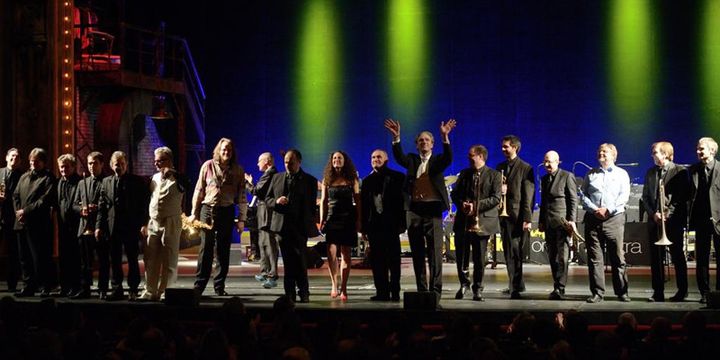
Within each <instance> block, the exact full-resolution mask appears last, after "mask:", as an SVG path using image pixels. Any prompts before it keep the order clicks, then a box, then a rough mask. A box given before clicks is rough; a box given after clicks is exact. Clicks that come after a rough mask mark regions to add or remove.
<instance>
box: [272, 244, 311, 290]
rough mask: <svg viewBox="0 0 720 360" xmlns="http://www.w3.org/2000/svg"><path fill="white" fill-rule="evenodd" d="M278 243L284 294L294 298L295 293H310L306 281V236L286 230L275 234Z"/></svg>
mask: <svg viewBox="0 0 720 360" xmlns="http://www.w3.org/2000/svg"><path fill="white" fill-rule="evenodd" d="M277 240H278V243H279V244H280V252H281V254H282V259H283V265H284V268H285V273H284V278H283V288H284V289H285V295H287V296H288V297H289V298H290V299H293V300H294V299H295V295H300V296H301V297H305V296H309V295H310V285H309V283H308V274H307V259H306V258H305V252H306V251H307V241H308V239H307V237H306V236H304V235H302V234H300V233H299V232H298V231H295V230H287V231H283V232H281V233H279V234H277Z"/></svg>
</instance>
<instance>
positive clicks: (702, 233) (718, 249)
mask: <svg viewBox="0 0 720 360" xmlns="http://www.w3.org/2000/svg"><path fill="white" fill-rule="evenodd" d="M711 166H712V167H713V168H712V170H711V171H710V175H709V177H706V176H705V165H704V164H703V163H696V164H694V165H692V166H690V178H691V179H692V182H691V184H690V229H691V230H692V229H694V230H695V253H696V259H697V270H696V276H697V283H698V289H699V290H700V293H701V294H702V295H706V294H707V293H708V292H709V291H710V242H711V241H712V243H713V245H714V247H715V258H716V259H717V258H718V257H719V256H720V167H719V166H718V162H717V160H713V161H712V162H711ZM715 276H716V279H715V281H716V282H715V290H720V272H718V271H716V272H715Z"/></svg>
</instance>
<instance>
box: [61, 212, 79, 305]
mask: <svg viewBox="0 0 720 360" xmlns="http://www.w3.org/2000/svg"><path fill="white" fill-rule="evenodd" d="M58 262H59V265H60V289H61V290H62V291H63V292H66V293H67V292H72V291H77V290H80V244H79V243H78V238H77V223H75V226H66V225H64V224H58Z"/></svg>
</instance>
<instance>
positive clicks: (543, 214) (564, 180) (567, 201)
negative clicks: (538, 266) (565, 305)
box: [538, 150, 578, 300]
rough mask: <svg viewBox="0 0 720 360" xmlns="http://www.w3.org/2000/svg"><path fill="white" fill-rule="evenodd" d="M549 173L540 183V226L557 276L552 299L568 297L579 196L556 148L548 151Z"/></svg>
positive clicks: (547, 166) (549, 258)
mask: <svg viewBox="0 0 720 360" xmlns="http://www.w3.org/2000/svg"><path fill="white" fill-rule="evenodd" d="M543 166H545V171H547V174H545V175H544V176H543V177H542V180H541V185H540V189H541V192H540V219H539V223H538V227H539V230H540V231H544V232H545V243H546V244H547V252H548V260H549V261H550V270H551V271H552V276H553V291H552V292H551V293H550V296H549V298H550V300H562V299H564V298H565V284H566V283H567V276H568V263H569V258H570V241H571V237H570V235H571V234H572V232H573V231H576V230H575V214H576V212H577V205H578V197H577V190H578V189H577V185H576V183H575V176H574V175H573V174H571V173H570V172H568V171H565V170H563V169H560V167H559V166H560V155H558V153H557V152H555V151H552V150H550V151H548V152H547V153H545V159H544V160H543Z"/></svg>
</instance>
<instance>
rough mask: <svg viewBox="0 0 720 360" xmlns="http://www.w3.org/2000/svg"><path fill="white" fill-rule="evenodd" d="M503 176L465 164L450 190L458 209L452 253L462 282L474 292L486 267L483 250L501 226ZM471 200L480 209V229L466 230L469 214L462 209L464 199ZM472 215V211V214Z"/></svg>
mask: <svg viewBox="0 0 720 360" xmlns="http://www.w3.org/2000/svg"><path fill="white" fill-rule="evenodd" d="M501 186H502V178H501V176H500V172H498V171H495V170H493V169H491V168H489V167H487V166H483V167H482V168H480V170H479V171H477V170H475V168H467V169H464V170H462V171H461V172H460V175H459V176H458V181H457V183H456V184H455V188H454V189H453V191H452V192H451V193H450V197H451V199H452V202H453V204H455V206H456V207H457V209H458V211H457V214H456V215H455V224H454V225H453V231H454V232H455V254H456V258H457V262H456V265H457V272H458V278H459V280H460V285H461V286H470V285H472V290H473V292H479V291H482V290H483V284H482V282H483V275H484V270H485V254H486V252H487V242H488V239H489V238H490V236H492V235H495V234H496V233H497V232H498V231H499V230H500V223H499V221H498V204H500V196H501V193H502V188H501ZM465 201H470V202H473V203H474V206H476V207H477V209H476V211H477V213H479V216H478V219H479V223H478V225H479V228H480V231H479V232H467V231H466V228H467V224H468V220H469V219H468V215H466V214H465V213H463V211H462V207H463V202H465ZM472 216H473V217H474V216H475V215H472ZM471 249H472V260H473V277H472V284H471V283H470V279H469V266H470V265H469V262H470V261H469V260H470V251H471Z"/></svg>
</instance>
